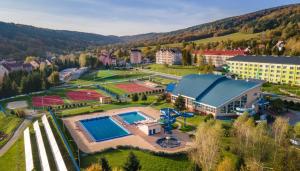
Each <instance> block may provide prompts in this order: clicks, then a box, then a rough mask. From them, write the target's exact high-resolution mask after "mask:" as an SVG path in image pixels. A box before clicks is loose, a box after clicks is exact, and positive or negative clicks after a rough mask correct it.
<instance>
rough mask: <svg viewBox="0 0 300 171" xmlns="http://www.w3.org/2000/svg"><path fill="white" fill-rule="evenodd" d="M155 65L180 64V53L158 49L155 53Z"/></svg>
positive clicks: (177, 50)
mask: <svg viewBox="0 0 300 171" xmlns="http://www.w3.org/2000/svg"><path fill="white" fill-rule="evenodd" d="M155 56H156V63H157V64H168V65H173V64H181V60H182V53H181V51H180V50H179V49H160V50H159V51H157V52H156V55H155Z"/></svg>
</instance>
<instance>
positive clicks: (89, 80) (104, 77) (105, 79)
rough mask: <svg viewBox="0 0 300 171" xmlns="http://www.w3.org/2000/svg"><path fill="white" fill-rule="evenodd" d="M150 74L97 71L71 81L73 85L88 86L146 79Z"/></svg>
mask: <svg viewBox="0 0 300 171" xmlns="http://www.w3.org/2000/svg"><path fill="white" fill-rule="evenodd" d="M147 75H149V74H147V73H143V72H140V71H136V70H97V71H93V72H91V73H89V74H86V75H84V76H82V77H81V78H79V79H77V80H74V81H71V82H70V83H71V84H76V85H79V86H80V85H88V84H99V83H110V82H122V81H128V80H130V79H136V78H141V77H145V76H147Z"/></svg>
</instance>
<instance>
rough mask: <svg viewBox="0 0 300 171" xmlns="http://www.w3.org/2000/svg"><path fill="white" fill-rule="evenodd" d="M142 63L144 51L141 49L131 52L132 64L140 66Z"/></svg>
mask: <svg viewBox="0 0 300 171" xmlns="http://www.w3.org/2000/svg"><path fill="white" fill-rule="evenodd" d="M141 62H142V51H141V50H139V49H131V50H130V63H131V64H140V63H141Z"/></svg>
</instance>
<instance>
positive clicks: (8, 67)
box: [0, 61, 32, 83]
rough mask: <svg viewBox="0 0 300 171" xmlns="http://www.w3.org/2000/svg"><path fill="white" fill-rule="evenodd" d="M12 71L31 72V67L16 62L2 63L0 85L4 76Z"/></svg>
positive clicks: (0, 66) (0, 65)
mask: <svg viewBox="0 0 300 171" xmlns="http://www.w3.org/2000/svg"><path fill="white" fill-rule="evenodd" d="M13 71H26V72H30V71H32V66H31V65H30V64H24V63H22V62H17V61H3V62H1V64H0V83H2V80H3V77H4V75H5V74H9V73H10V72H13Z"/></svg>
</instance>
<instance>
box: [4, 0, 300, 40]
mask: <svg viewBox="0 0 300 171" xmlns="http://www.w3.org/2000/svg"><path fill="white" fill-rule="evenodd" d="M297 2H298V3H299V0H0V21H4V22H14V23H20V24H28V25H33V26H38V27H44V28H51V29H60V30H74V31H83V32H90V33H99V34H104V35H132V34H139V33H147V32H166V31H172V30H176V29H181V28H186V27H190V26H193V25H197V24H201V23H206V22H210V21H214V20H217V19H222V18H224V17H230V16H235V15H240V14H244V13H248V12H253V11H256V10H260V9H265V8H270V7H275V6H279V5H286V4H291V3H297Z"/></svg>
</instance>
